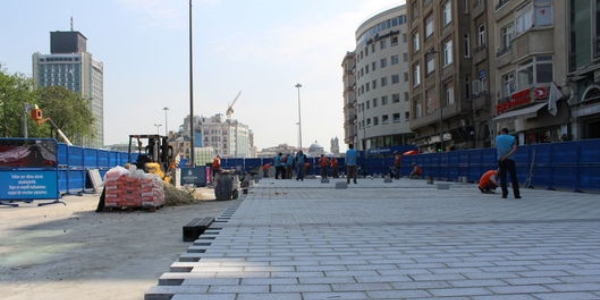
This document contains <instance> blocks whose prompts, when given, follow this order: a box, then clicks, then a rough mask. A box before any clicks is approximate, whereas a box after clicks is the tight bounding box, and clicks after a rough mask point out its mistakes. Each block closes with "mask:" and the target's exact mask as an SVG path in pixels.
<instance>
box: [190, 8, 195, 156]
mask: <svg viewBox="0 0 600 300" xmlns="http://www.w3.org/2000/svg"><path fill="white" fill-rule="evenodd" d="M189 14H190V18H189V32H190V37H189V44H190V45H189V46H190V53H189V54H190V74H189V77H190V148H191V149H190V166H191V167H195V166H196V161H195V157H194V72H193V71H194V64H193V56H194V55H193V47H192V0H190V8H189Z"/></svg>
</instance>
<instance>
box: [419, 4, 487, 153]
mask: <svg viewBox="0 0 600 300" xmlns="http://www.w3.org/2000/svg"><path fill="white" fill-rule="evenodd" d="M468 3H469V1H456V0H454V1H452V0H445V1H432V0H423V1H421V0H419V1H416V0H413V1H410V2H409V3H408V4H407V5H408V27H409V30H410V33H411V46H410V47H409V48H410V50H409V52H410V57H411V62H410V68H411V71H410V74H411V76H410V78H411V82H410V85H411V100H410V102H411V111H412V115H411V120H410V123H411V128H412V130H413V131H414V132H415V134H416V139H415V143H416V145H417V146H418V147H419V148H420V149H421V150H422V151H429V152H434V151H445V150H452V149H466V148H473V147H474V146H475V144H476V142H475V139H476V138H477V137H476V136H475V134H476V132H475V126H474V120H475V111H474V109H473V108H474V107H473V104H474V102H473V99H472V97H471V91H470V88H469V85H470V80H471V78H472V74H471V73H472V70H473V68H472V59H471V54H472V53H471V51H470V49H471V48H470V46H468V45H469V35H470V34H471V18H470V17H469V9H468Z"/></svg>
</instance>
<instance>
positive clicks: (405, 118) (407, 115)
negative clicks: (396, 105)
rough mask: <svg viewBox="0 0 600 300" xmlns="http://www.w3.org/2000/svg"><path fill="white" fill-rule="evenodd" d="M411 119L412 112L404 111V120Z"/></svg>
mask: <svg viewBox="0 0 600 300" xmlns="http://www.w3.org/2000/svg"><path fill="white" fill-rule="evenodd" d="M409 119H410V112H407V111H405V112H404V120H406V121H408V120H409Z"/></svg>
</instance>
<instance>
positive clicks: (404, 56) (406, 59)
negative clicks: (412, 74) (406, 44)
mask: <svg viewBox="0 0 600 300" xmlns="http://www.w3.org/2000/svg"><path fill="white" fill-rule="evenodd" d="M402 60H403V61H404V62H407V61H408V53H406V52H404V53H402Z"/></svg>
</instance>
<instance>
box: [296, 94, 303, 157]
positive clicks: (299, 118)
mask: <svg viewBox="0 0 600 300" xmlns="http://www.w3.org/2000/svg"><path fill="white" fill-rule="evenodd" d="M301 87H302V85H301V84H299V83H298V84H296V88H297V89H298V148H299V149H298V151H300V150H302V110H301V109H300V88H301Z"/></svg>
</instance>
